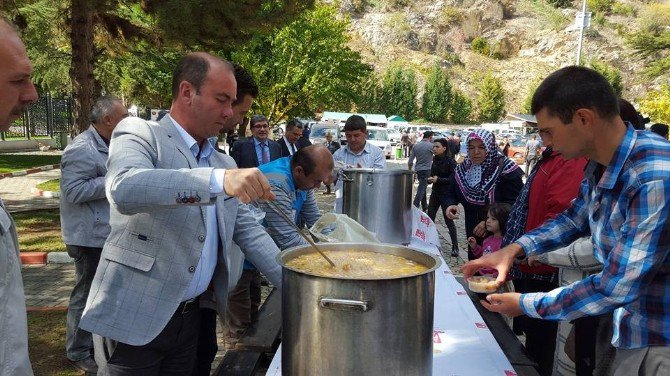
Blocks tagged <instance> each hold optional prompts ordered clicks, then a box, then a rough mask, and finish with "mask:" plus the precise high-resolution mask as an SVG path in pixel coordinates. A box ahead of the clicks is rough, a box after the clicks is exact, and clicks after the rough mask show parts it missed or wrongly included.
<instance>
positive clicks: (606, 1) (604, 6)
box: [586, 0, 615, 14]
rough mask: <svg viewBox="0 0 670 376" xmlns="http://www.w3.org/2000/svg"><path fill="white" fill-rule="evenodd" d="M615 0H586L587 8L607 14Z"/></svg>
mask: <svg viewBox="0 0 670 376" xmlns="http://www.w3.org/2000/svg"><path fill="white" fill-rule="evenodd" d="M614 2H615V0H587V1H586V3H587V4H588V6H589V9H590V10H591V11H593V12H596V13H604V14H607V13H609V12H610V11H611V10H612V6H613V5H614Z"/></svg>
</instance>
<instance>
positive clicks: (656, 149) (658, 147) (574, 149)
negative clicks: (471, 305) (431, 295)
mask: <svg viewBox="0 0 670 376" xmlns="http://www.w3.org/2000/svg"><path fill="white" fill-rule="evenodd" d="M531 109H532V112H533V114H534V115H536V117H537V125H538V129H539V131H540V132H543V133H546V134H548V135H549V136H550V137H551V139H552V144H553V149H554V151H556V152H559V153H561V154H562V155H563V157H564V158H566V159H574V158H579V157H587V158H588V159H589V163H588V164H587V166H586V170H585V179H584V181H583V182H582V185H581V189H580V192H579V194H578V195H577V198H576V199H575V201H574V202H573V203H572V205H571V206H570V208H569V209H567V210H566V211H564V212H563V213H562V214H560V215H558V216H557V217H556V218H555V219H554V220H553V221H548V222H546V223H544V224H543V225H542V226H540V227H538V228H537V229H535V230H533V231H530V232H529V233H527V234H525V235H523V236H521V237H520V238H519V239H516V240H515V241H514V243H512V244H510V245H508V246H506V247H504V248H502V249H501V250H499V251H498V252H494V253H491V254H489V255H487V256H484V257H482V258H481V259H478V260H473V261H470V262H469V263H467V264H465V265H464V266H463V268H462V269H463V271H464V274H465V276H466V277H468V276H471V275H472V274H473V273H474V272H475V271H477V270H478V269H480V268H482V267H493V268H495V269H496V270H498V272H499V275H498V278H497V281H498V283H499V284H502V283H503V282H504V280H505V278H506V277H507V272H508V271H509V269H510V266H511V265H512V264H513V262H514V259H515V258H516V257H517V256H518V255H522V254H526V255H528V256H533V255H537V254H542V253H546V252H550V251H552V250H554V249H557V248H559V247H562V246H566V245H569V244H571V243H572V242H573V241H574V240H576V239H578V238H581V237H583V236H585V235H589V234H590V235H591V237H592V239H593V247H594V250H593V253H594V256H595V258H596V259H597V260H598V261H600V262H602V263H603V266H604V267H603V270H602V271H601V272H599V273H597V274H594V275H590V276H588V277H586V278H584V279H583V280H581V281H578V282H575V283H573V284H571V285H569V286H563V287H559V288H557V289H554V290H552V291H550V292H537V293H525V294H519V293H505V294H492V295H489V296H488V297H487V300H486V301H482V304H483V305H484V306H485V307H486V308H488V309H489V310H492V311H495V312H501V313H504V314H507V315H509V316H519V315H522V314H525V315H526V316H529V317H533V318H541V319H545V320H574V319H576V318H579V317H584V316H594V315H599V314H603V313H607V312H611V311H614V320H613V321H614V334H613V336H612V344H613V345H614V347H616V356H615V360H614V363H613V369H614V370H615V371H614V375H616V376H618V375H637V374H640V375H656V374H661V373H663V372H664V371H663V370H667V369H670V272H669V271H670V259H669V257H668V256H669V255H670V242H668V234H669V233H670V144H668V142H667V141H665V140H663V139H661V138H660V137H657V136H654V135H651V134H650V133H649V132H637V131H635V130H634V129H633V128H632V127H631V126H626V124H625V123H624V122H623V120H622V119H621V117H620V116H619V107H618V102H617V97H616V94H615V93H614V90H613V89H612V87H611V86H610V85H609V83H608V82H607V80H606V79H605V78H604V77H603V76H601V75H600V74H599V73H597V72H595V71H593V70H590V69H587V68H583V67H575V66H572V67H566V68H562V69H559V70H558V71H556V72H554V73H552V74H551V75H549V77H547V78H546V79H545V80H544V81H543V82H542V83H541V84H540V86H539V87H538V88H537V91H535V94H534V95H533V100H532V106H531ZM665 373H667V372H665Z"/></svg>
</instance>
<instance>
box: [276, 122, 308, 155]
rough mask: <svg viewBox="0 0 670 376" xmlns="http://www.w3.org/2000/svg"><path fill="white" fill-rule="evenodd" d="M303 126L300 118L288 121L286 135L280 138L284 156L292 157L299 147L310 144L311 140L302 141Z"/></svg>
mask: <svg viewBox="0 0 670 376" xmlns="http://www.w3.org/2000/svg"><path fill="white" fill-rule="evenodd" d="M302 128H303V125H302V123H300V121H299V120H298V119H291V120H289V121H288V123H286V131H285V132H284V137H282V138H281V139H280V140H279V146H281V156H282V157H290V156H292V155H293V154H295V152H296V151H298V149H300V148H301V147H305V146H307V145H308V144H309V141H307V142H304V141H302V140H303V139H302Z"/></svg>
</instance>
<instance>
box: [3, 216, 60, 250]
mask: <svg viewBox="0 0 670 376" xmlns="http://www.w3.org/2000/svg"><path fill="white" fill-rule="evenodd" d="M12 217H14V221H15V222H16V231H17V232H18V233H19V249H20V250H21V251H22V252H54V251H62V252H64V251H65V244H63V238H62V237H61V233H60V210H59V209H48V210H33V211H28V212H21V213H14V214H12Z"/></svg>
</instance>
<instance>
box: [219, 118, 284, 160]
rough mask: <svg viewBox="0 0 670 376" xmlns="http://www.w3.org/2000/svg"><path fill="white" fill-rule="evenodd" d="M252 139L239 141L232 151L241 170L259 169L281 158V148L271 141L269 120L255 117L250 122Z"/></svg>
mask: <svg viewBox="0 0 670 376" xmlns="http://www.w3.org/2000/svg"><path fill="white" fill-rule="evenodd" d="M249 126H250V127H251V134H252V135H253V136H252V137H251V138H248V139H246V140H244V141H238V142H236V143H235V145H234V146H233V149H232V150H231V151H230V156H231V157H233V159H234V160H235V162H237V167H239V168H250V167H258V166H260V165H262V164H265V163H268V162H271V161H274V160H275V159H277V158H279V157H281V153H282V150H281V147H280V146H279V143H277V142H276V141H272V140H270V139H269V135H270V125H269V123H268V118H266V117H265V116H263V115H254V116H252V117H251V120H250V122H249Z"/></svg>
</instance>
